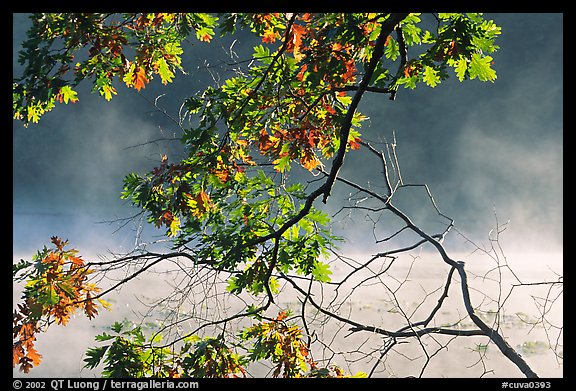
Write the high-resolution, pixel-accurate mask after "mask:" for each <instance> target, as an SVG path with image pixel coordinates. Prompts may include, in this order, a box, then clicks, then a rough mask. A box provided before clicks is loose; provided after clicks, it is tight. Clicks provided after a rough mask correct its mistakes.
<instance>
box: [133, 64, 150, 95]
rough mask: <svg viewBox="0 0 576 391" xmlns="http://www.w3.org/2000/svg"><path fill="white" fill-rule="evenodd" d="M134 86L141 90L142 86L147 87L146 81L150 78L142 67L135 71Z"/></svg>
mask: <svg viewBox="0 0 576 391" xmlns="http://www.w3.org/2000/svg"><path fill="white" fill-rule="evenodd" d="M132 82H133V83H134V88H136V89H137V90H138V91H140V90H141V89H142V88H146V83H148V78H147V77H146V71H145V70H144V68H142V67H138V70H137V71H136V72H134V76H133V80H132Z"/></svg>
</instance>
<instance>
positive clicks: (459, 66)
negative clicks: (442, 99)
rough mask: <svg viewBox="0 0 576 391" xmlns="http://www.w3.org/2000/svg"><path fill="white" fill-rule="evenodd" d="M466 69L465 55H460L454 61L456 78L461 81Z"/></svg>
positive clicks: (464, 76)
mask: <svg viewBox="0 0 576 391" xmlns="http://www.w3.org/2000/svg"><path fill="white" fill-rule="evenodd" d="M467 69H468V61H467V60H466V58H465V57H463V56H460V59H459V60H458V61H457V62H456V66H455V70H456V76H458V80H460V81H463V80H464V79H465V78H466V70H467Z"/></svg>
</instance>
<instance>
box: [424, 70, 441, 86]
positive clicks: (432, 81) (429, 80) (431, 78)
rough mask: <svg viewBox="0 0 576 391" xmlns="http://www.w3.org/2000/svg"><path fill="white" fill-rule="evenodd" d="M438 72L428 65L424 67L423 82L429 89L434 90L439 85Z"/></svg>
mask: <svg viewBox="0 0 576 391" xmlns="http://www.w3.org/2000/svg"><path fill="white" fill-rule="evenodd" d="M438 73H439V72H438V71H437V70H436V69H434V68H432V67H431V66H429V65H426V66H425V67H424V82H425V83H426V84H428V85H429V86H430V87H432V88H434V87H436V86H437V85H438V84H439V83H440V75H438Z"/></svg>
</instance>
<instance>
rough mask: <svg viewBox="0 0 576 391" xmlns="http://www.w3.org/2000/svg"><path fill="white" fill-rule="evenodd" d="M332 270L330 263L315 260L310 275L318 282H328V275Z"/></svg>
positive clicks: (329, 279)
mask: <svg viewBox="0 0 576 391" xmlns="http://www.w3.org/2000/svg"><path fill="white" fill-rule="evenodd" d="M331 274H332V271H331V270H330V265H328V264H326V263H322V262H315V263H314V269H312V276H313V277H314V278H315V279H316V280H317V281H320V282H330V281H331V278H330V275H331Z"/></svg>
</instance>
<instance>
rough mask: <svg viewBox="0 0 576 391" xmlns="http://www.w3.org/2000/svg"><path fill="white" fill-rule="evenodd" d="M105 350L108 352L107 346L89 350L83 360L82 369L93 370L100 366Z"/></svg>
mask: <svg viewBox="0 0 576 391" xmlns="http://www.w3.org/2000/svg"><path fill="white" fill-rule="evenodd" d="M106 350H108V346H101V347H98V348H90V349H88V351H87V352H86V358H85V359H84V362H85V363H86V364H84V368H88V369H94V368H96V367H97V366H98V364H100V361H102V358H103V357H104V354H106Z"/></svg>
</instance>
